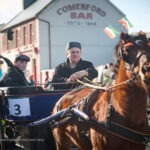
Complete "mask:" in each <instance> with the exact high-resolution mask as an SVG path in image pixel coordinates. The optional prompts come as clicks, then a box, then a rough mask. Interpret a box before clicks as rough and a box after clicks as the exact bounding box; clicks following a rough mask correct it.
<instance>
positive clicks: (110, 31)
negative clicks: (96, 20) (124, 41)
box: [104, 25, 119, 39]
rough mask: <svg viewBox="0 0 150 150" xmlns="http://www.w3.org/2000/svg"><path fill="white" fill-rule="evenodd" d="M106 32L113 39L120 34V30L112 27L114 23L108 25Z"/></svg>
mask: <svg viewBox="0 0 150 150" xmlns="http://www.w3.org/2000/svg"><path fill="white" fill-rule="evenodd" d="M104 32H105V33H106V34H107V35H108V36H109V38H111V39H114V38H115V37H116V36H117V35H118V34H119V32H118V31H117V30H116V29H115V28H113V27H112V25H109V26H107V27H106V28H105V29H104Z"/></svg>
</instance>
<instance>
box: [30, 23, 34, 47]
mask: <svg viewBox="0 0 150 150" xmlns="http://www.w3.org/2000/svg"><path fill="white" fill-rule="evenodd" d="M32 32H33V26H32V24H30V25H29V35H30V41H29V42H30V44H32V40H33V39H32Z"/></svg>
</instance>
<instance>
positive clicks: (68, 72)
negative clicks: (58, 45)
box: [52, 42, 98, 89]
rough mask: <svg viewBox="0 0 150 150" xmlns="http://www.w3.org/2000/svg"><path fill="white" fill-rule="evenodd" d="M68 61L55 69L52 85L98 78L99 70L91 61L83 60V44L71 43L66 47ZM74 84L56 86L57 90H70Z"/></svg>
mask: <svg viewBox="0 0 150 150" xmlns="http://www.w3.org/2000/svg"><path fill="white" fill-rule="evenodd" d="M66 55H67V60H66V62H63V63H61V64H59V65H58V66H57V67H56V68H55V73H54V76H53V79H52V83H70V82H75V81H76V80H77V79H81V80H82V79H83V77H87V78H88V79H89V80H92V79H94V78H96V77H97V76H98V72H97V70H96V69H95V68H94V66H93V64H92V63H91V62H90V61H86V60H82V59H81V44H80V43H79V42H69V43H68V44H67V47H66ZM72 86H73V85H72V84H71V83H70V84H64V85H55V86H54V88H55V89H58V88H59V89H70V88H72Z"/></svg>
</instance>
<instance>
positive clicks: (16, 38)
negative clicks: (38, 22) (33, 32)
mask: <svg viewBox="0 0 150 150" xmlns="http://www.w3.org/2000/svg"><path fill="white" fill-rule="evenodd" d="M15 47H16V48H17V47H18V30H16V31H15Z"/></svg>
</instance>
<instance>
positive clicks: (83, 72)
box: [66, 70, 88, 82]
mask: <svg viewBox="0 0 150 150" xmlns="http://www.w3.org/2000/svg"><path fill="white" fill-rule="evenodd" d="M85 76H88V72H87V71H86V70H81V71H78V72H75V73H73V74H72V75H71V76H70V77H69V78H68V79H67V80H66V81H67V82H73V81H76V80H77V79H81V78H82V77H85Z"/></svg>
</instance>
